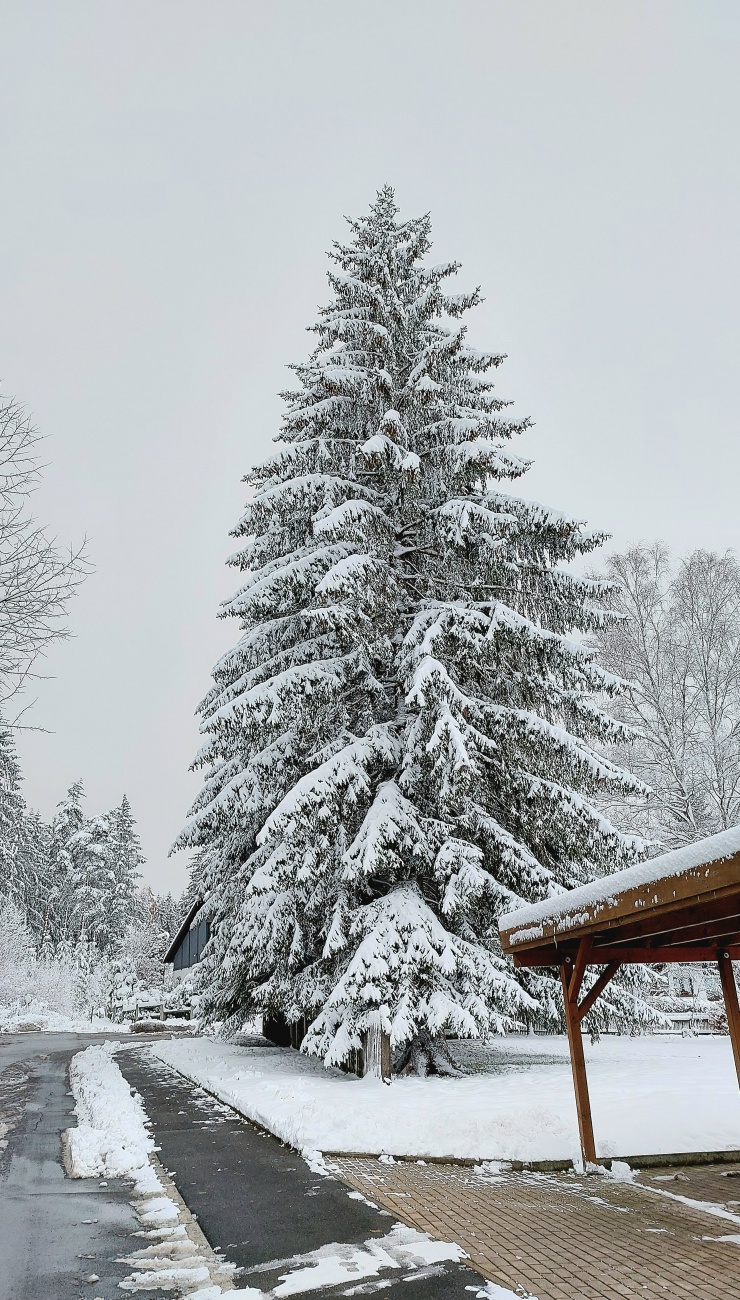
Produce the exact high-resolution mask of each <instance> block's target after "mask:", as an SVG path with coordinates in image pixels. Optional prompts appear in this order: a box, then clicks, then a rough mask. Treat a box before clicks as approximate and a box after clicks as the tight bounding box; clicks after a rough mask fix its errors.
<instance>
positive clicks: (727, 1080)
mask: <svg viewBox="0 0 740 1300" xmlns="http://www.w3.org/2000/svg"><path fill="white" fill-rule="evenodd" d="M149 1050H151V1051H152V1052H153V1053H154V1055H155V1056H158V1057H159V1058H160V1059H161V1060H163V1061H166V1062H167V1063H168V1064H170V1065H172V1066H174V1067H175V1068H176V1069H178V1070H180V1071H181V1072H182V1073H183V1074H184V1075H186V1076H187V1077H188V1078H190V1079H193V1080H194V1081H195V1082H197V1083H199V1084H201V1085H202V1086H204V1087H206V1088H208V1089H209V1090H210V1091H211V1092H213V1093H215V1094H216V1095H217V1096H219V1097H220V1098H221V1099H222V1100H223V1101H226V1102H228V1103H229V1104H231V1105H233V1106H235V1107H236V1108H237V1109H238V1110H240V1111H241V1112H242V1113H243V1114H244V1115H246V1116H247V1117H248V1118H249V1119H253V1120H255V1121H256V1122H257V1123H260V1124H262V1125H264V1126H265V1127H266V1128H268V1129H270V1130H271V1131H272V1132H273V1133H275V1134H276V1135H277V1136H278V1137H280V1138H282V1140H283V1141H285V1142H288V1143H290V1144H291V1145H292V1146H295V1147H298V1148H300V1149H301V1150H303V1151H355V1152H368V1153H380V1152H386V1153H389V1154H395V1155H411V1156H416V1157H418V1158H421V1159H423V1158H424V1157H425V1156H445V1155H448V1156H457V1157H461V1156H462V1157H472V1158H474V1159H480V1160H497V1159H499V1160H549V1159H567V1158H569V1157H574V1156H577V1155H578V1150H579V1145H578V1130H577V1122H576V1111H575V1103H574V1100H573V1086H572V1081H571V1073H570V1063H569V1060H568V1047H567V1042H566V1040H565V1039H564V1038H554V1037H553V1038H544V1037H543V1038H541V1037H535V1038H524V1037H517V1038H502V1039H498V1040H496V1041H495V1042H494V1043H492V1044H490V1045H487V1046H483V1045H475V1044H462V1043H460V1044H455V1050H456V1052H457V1054H458V1056H459V1057H460V1059H461V1060H464V1061H465V1063H466V1064H467V1066H468V1068H469V1069H471V1070H472V1071H474V1073H471V1075H470V1076H469V1077H467V1078H463V1079H423V1080H422V1079H415V1078H403V1079H397V1080H394V1082H393V1083H392V1085H391V1086H390V1087H388V1086H387V1085H384V1084H382V1083H380V1082H378V1081H377V1080H374V1079H357V1078H355V1077H354V1076H352V1075H344V1074H342V1073H340V1072H339V1071H337V1070H325V1069H324V1067H323V1066H322V1065H321V1064H319V1063H318V1062H317V1061H315V1060H313V1059H309V1058H307V1057H305V1056H303V1055H301V1054H300V1053H298V1052H293V1051H291V1050H290V1049H288V1048H278V1047H276V1048H272V1047H238V1046H234V1045H233V1044H229V1043H223V1042H219V1041H214V1040H212V1039H208V1038H189V1039H187V1040H186V1041H175V1040H173V1041H169V1042H159V1043H157V1044H156V1045H153V1046H152V1047H151V1048H150V1049H149ZM586 1057H587V1061H588V1073H589V1082H590V1085H591V1103H592V1110H593V1118H594V1128H595V1131H596V1145H597V1150H598V1153H599V1154H600V1155H602V1156H629V1155H638V1154H639V1155H642V1154H647V1153H652V1152H655V1153H659V1152H660V1153H667V1152H683V1151H719V1150H725V1149H733V1150H737V1149H740V1090H739V1089H738V1083H737V1076H736V1074H735V1069H734V1064H733V1059H732V1049H731V1046H730V1041H729V1039H728V1038H710V1037H701V1038H673V1037H665V1036H656V1037H644V1038H617V1037H611V1036H610V1037H605V1038H603V1039H602V1040H601V1042H599V1043H597V1044H595V1045H593V1046H592V1045H590V1044H588V1043H587V1044H586Z"/></svg>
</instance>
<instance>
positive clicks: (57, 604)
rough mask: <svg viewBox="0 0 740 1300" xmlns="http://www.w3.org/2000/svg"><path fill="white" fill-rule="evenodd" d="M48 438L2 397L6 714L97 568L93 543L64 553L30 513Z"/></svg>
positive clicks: (1, 651) (1, 696)
mask: <svg viewBox="0 0 740 1300" xmlns="http://www.w3.org/2000/svg"><path fill="white" fill-rule="evenodd" d="M40 441H41V439H40V437H39V435H38V434H37V433H36V431H35V430H34V429H33V427H32V425H31V423H30V420H29V419H28V417H27V415H26V413H25V411H24V410H23V408H22V407H21V406H20V405H19V404H18V403H17V402H15V401H14V400H13V399H11V398H5V397H0V710H5V709H6V708H7V705H8V703H9V701H10V700H11V699H13V698H14V697H15V696H16V695H18V693H19V692H20V691H21V690H22V689H23V688H24V687H25V686H26V684H27V683H28V681H29V680H31V679H32V678H34V677H36V676H37V675H38V674H37V673H35V672H34V668H35V666H36V665H37V663H38V660H39V659H40V658H41V657H42V656H43V655H44V654H45V653H46V652H47V651H48V650H49V648H50V646H51V645H53V644H54V643H55V642H56V641H61V640H64V639H65V638H66V637H67V636H68V635H69V629H68V625H67V607H68V604H69V601H70V599H71V597H72V595H73V594H74V592H75V590H76V589H77V587H78V586H79V584H80V583H81V582H82V581H83V579H84V578H85V576H86V574H87V572H88V570H89V564H88V561H87V558H86V554H85V543H84V542H83V543H82V544H81V545H80V546H79V547H77V548H76V549H71V548H70V549H69V550H64V549H62V548H61V547H60V546H59V545H58V543H57V540H56V538H53V537H50V536H49V535H48V533H47V532H46V530H45V529H44V528H43V527H41V525H40V524H38V523H37V521H36V519H35V518H34V516H33V514H32V513H31V511H30V504H29V498H30V496H31V494H32V492H33V491H34V489H35V488H36V487H37V486H38V482H39V478H40V475H41V471H42V468H43V466H42V465H41V463H40V460H39V456H38V446H39V443H40ZM27 708H28V706H27V705H26V706H25V708H24V709H22V710H21V712H20V713H19V715H18V718H16V720H15V723H14V724H13V725H18V722H19V719H20V717H21V716H23V714H24V713H25V712H26V710H27Z"/></svg>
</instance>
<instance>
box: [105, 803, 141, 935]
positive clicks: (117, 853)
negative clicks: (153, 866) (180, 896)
mask: <svg viewBox="0 0 740 1300" xmlns="http://www.w3.org/2000/svg"><path fill="white" fill-rule="evenodd" d="M107 821H108V827H109V850H108V856H109V863H110V868H111V872H112V880H111V893H110V898H109V902H108V909H109V930H110V935H111V938H110V943H111V944H116V943H117V942H118V941H119V939H120V936H121V934H122V933H123V931H124V929H125V927H126V926H127V925H128V923H129V921H130V920H132V918H133V917H134V915H135V912H136V891H137V889H138V887H139V883H140V880H141V870H140V869H141V867H143V866H144V863H145V862H146V858H145V857H144V855H143V853H142V851H141V841H140V839H139V836H138V833H137V830H136V822H135V821H134V816H133V813H132V812H131V804H130V803H129V801H128V798H127V796H126V795H124V796H123V799H122V800H121V803H120V805H119V807H118V808H114V809H113V811H112V812H110V813H108V817H107Z"/></svg>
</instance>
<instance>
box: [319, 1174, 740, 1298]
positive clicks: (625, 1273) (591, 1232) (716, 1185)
mask: <svg viewBox="0 0 740 1300" xmlns="http://www.w3.org/2000/svg"><path fill="white" fill-rule="evenodd" d="M332 1165H333V1166H335V1167H336V1168H337V1170H338V1172H339V1173H340V1175H341V1177H342V1178H343V1179H344V1180H345V1181H346V1182H347V1183H349V1184H350V1185H351V1186H352V1187H354V1188H356V1189H357V1190H358V1191H361V1192H363V1193H364V1195H365V1196H367V1197H369V1198H371V1199H373V1200H374V1201H375V1202H376V1203H377V1204H378V1205H382V1206H385V1207H386V1208H388V1209H390V1210H391V1211H392V1213H393V1214H394V1215H397V1216H398V1218H399V1219H402V1220H403V1221H404V1222H405V1223H407V1224H409V1225H411V1226H414V1227H418V1228H422V1229H424V1230H425V1231H426V1232H429V1233H433V1234H434V1235H435V1236H438V1237H442V1238H444V1239H445V1240H447V1241H455V1242H457V1243H458V1244H459V1245H461V1246H463V1247H464V1249H465V1250H466V1251H467V1252H468V1255H469V1256H470V1262H471V1263H472V1264H473V1266H474V1267H475V1268H476V1269H478V1270H479V1271H480V1272H481V1273H482V1274H483V1275H484V1277H486V1278H488V1279H489V1280H490V1281H493V1282H497V1283H498V1284H499V1285H501V1286H506V1287H509V1288H510V1289H511V1290H513V1291H518V1293H519V1294H520V1295H523V1294H533V1295H535V1296H537V1297H538V1300H631V1298H632V1297H637V1296H640V1297H642V1298H643V1300H645V1297H649V1298H650V1300H654V1297H658V1296H659V1297H661V1298H662V1300H666V1298H667V1297H670V1300H684V1297H685V1298H686V1300H688V1298H689V1297H691V1300H740V1166H712V1167H703V1168H689V1169H682V1170H675V1169H662V1170H661V1169H653V1170H651V1171H650V1172H649V1173H644V1174H641V1175H640V1179H639V1183H633V1184H630V1183H619V1182H615V1181H612V1180H611V1179H606V1178H601V1177H589V1178H582V1177H576V1176H575V1175H573V1174H549V1175H545V1174H531V1173H530V1174H526V1173H524V1174H511V1173H505V1174H497V1173H495V1172H488V1173H479V1172H476V1171H475V1170H474V1169H464V1168H460V1167H459V1166H454V1165H431V1164H430V1165H422V1164H418V1163H411V1162H405V1161H404V1162H401V1161H399V1162H397V1163H396V1164H385V1163H382V1162H381V1161H379V1160H374V1159H355V1158H351V1157H343V1158H341V1159H336V1158H334V1159H332ZM649 1189H652V1190H649ZM676 1196H683V1197H686V1198H689V1199H691V1200H694V1201H699V1202H711V1203H713V1204H714V1206H715V1207H716V1209H717V1210H718V1211H719V1212H720V1214H722V1213H724V1214H726V1215H727V1217H726V1218H721V1217H716V1216H715V1215H711V1214H709V1213H707V1212H705V1211H702V1210H701V1209H698V1208H696V1206H689V1205H687V1204H685V1203H683V1202H682V1201H679V1200H676V1199H674V1197H676ZM733 1220H734V1221H733ZM723 1237H724V1238H733V1239H730V1240H724V1241H723V1240H721V1238H723Z"/></svg>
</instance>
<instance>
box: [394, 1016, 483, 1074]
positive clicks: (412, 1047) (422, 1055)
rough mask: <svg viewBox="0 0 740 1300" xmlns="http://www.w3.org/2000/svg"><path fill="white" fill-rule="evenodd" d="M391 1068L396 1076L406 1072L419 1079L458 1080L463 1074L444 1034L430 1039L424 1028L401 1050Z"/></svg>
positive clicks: (430, 1036) (427, 1031)
mask: <svg viewBox="0 0 740 1300" xmlns="http://www.w3.org/2000/svg"><path fill="white" fill-rule="evenodd" d="M393 1068H394V1071H395V1073H396V1074H402V1073H403V1072H404V1070H408V1071H409V1072H410V1073H412V1074H417V1075H419V1077H420V1078H424V1077H426V1076H427V1075H429V1074H439V1075H442V1076H443V1077H444V1078H451V1079H459V1078H460V1077H461V1076H462V1075H464V1073H465V1071H464V1070H461V1069H460V1067H459V1065H457V1064H456V1062H455V1061H454V1060H453V1058H452V1054H451V1052H450V1049H449V1047H448V1046H447V1040H446V1039H445V1037H444V1034H437V1035H436V1036H435V1037H434V1038H432V1035H431V1034H430V1033H429V1030H428V1029H426V1028H421V1029H420V1030H419V1032H418V1034H416V1035H415V1036H414V1038H412V1040H411V1042H410V1043H407V1044H406V1046H405V1047H404V1048H402V1050H401V1052H400V1054H399V1055H398V1057H397V1059H396V1061H395V1064H394V1067H393Z"/></svg>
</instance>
